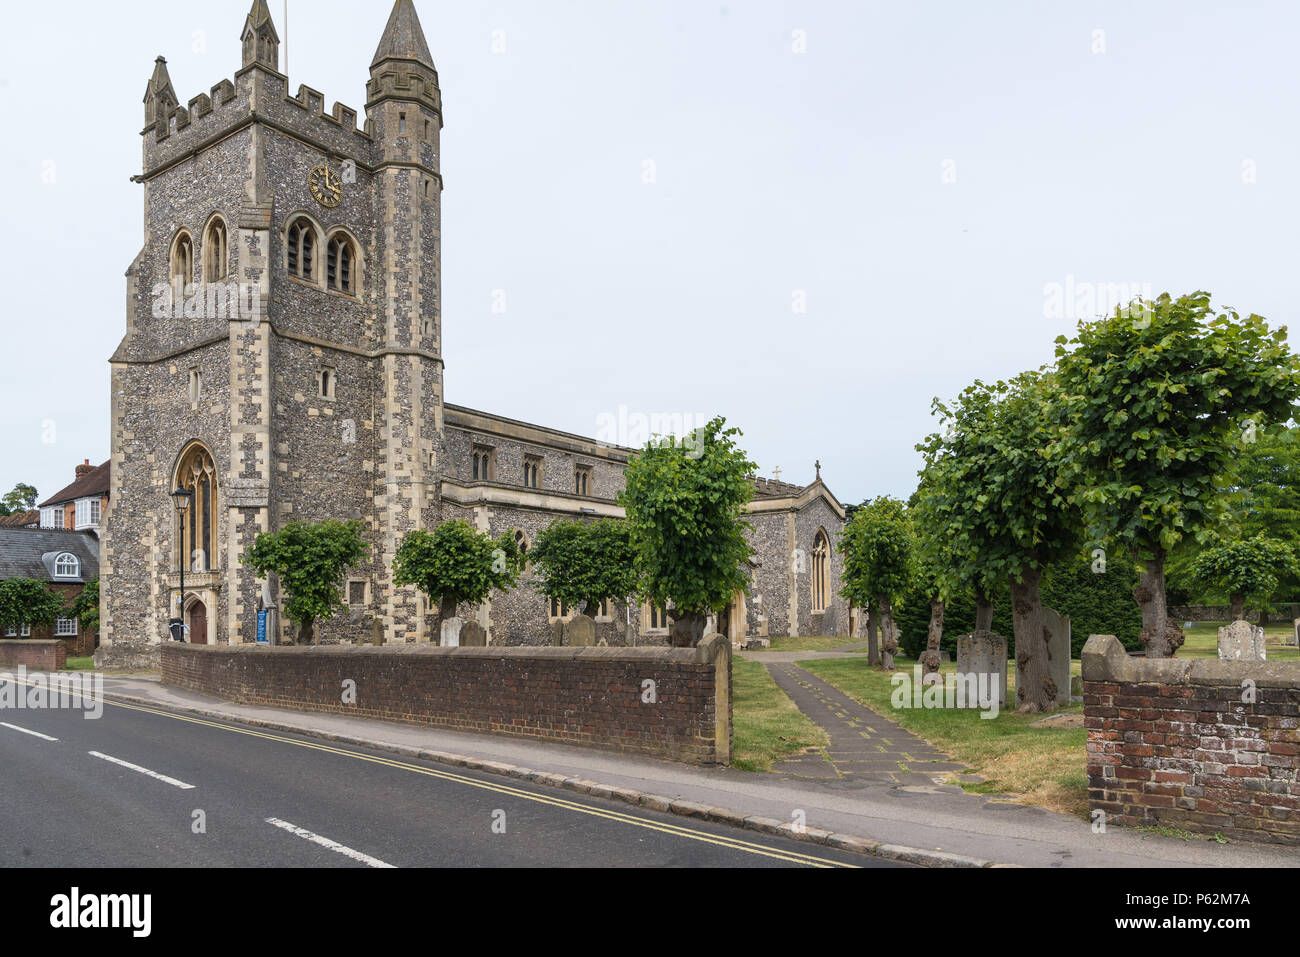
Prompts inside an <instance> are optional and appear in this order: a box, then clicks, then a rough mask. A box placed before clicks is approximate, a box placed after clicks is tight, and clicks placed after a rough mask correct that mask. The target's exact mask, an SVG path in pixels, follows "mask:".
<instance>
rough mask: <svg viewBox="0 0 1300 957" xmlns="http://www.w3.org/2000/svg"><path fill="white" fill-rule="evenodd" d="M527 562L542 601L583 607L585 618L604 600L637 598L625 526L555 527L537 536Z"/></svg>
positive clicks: (571, 524)
mask: <svg viewBox="0 0 1300 957" xmlns="http://www.w3.org/2000/svg"><path fill="white" fill-rule="evenodd" d="M528 560H529V561H530V562H531V563H532V565H533V567H534V569H536V571H537V573H538V576H539V578H538V586H537V587H538V590H539V591H541V593H542V594H543V595H545V596H546V597H547V598H548V599H551V600H554V601H561V602H564V603H565V604H566V605H571V606H578V605H583V606H584V611H585V613H586V614H588V615H593V614H595V609H596V608H598V607H599V606H600V603H601V602H602V601H604V600H605V599H606V598H620V599H625V598H629V597H632V596H634V595H635V594H636V592H637V576H636V552H635V550H634V549H633V548H632V533H631V529H630V528H629V527H628V525H627V523H626V522H619V521H615V520H613V519H601V520H599V521H595V522H571V521H558V522H554V523H552V524H551V525H550V526H548V527H547V528H546V529H545V530H544V531H542V533H541V534H540V535H538V536H537V541H535V542H534V543H533V546H532V548H530V549H529V551H528Z"/></svg>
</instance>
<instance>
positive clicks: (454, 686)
mask: <svg viewBox="0 0 1300 957" xmlns="http://www.w3.org/2000/svg"><path fill="white" fill-rule="evenodd" d="M162 680H163V681H164V682H165V683H167V684H171V685H176V686H178V687H182V688H187V689H189V690H191V691H196V692H200V693H203V694H209V695H213V696H216V697H219V698H222V699H225V700H228V701H237V702H241V703H244V704H260V705H274V706H277V707H285V708H292V709H295V710H299V711H329V712H333V713H337V714H346V715H353V716H357V717H365V718H380V719H386V720H394V721H407V722H414V723H417V724H427V725H433V726H436V727H441V728H451V729H454V730H459V731H488V732H493V733H497V734H509V735H518V736H522V737H532V738H544V739H547V740H551V741H564V742H568V743H571V744H580V745H588V746H594V747H600V748H612V749H616V750H619V751H627V752H636V753H641V754H650V755H654V756H657V757H665V758H671V759H673V760H677V761H684V762H687V763H691V764H725V763H728V762H729V761H730V759H731V646H730V644H729V643H728V642H727V641H726V640H725V639H722V638H710V639H706V641H704V642H701V645H700V647H699V648H681V649H674V648H599V647H598V648H552V647H490V648H440V647H436V646H429V645H404V646H396V647H374V646H363V645H355V646H354V645H339V646H321V647H314V648H298V647H274V648H257V647H254V646H250V645H213V646H201V645H190V644H181V643H177V642H167V643H165V644H163V646H162ZM348 680H351V681H353V682H355V688H356V694H355V703H345V702H344V701H343V690H344V682H345V681H348ZM647 680H650V681H653V682H654V683H655V697H656V699H657V700H656V701H655V702H654V703H646V702H643V701H642V695H643V682H645V681H647ZM720 681H721V682H723V683H724V684H723V686H722V687H719V686H718V682H720ZM719 700H721V701H722V702H723V704H724V707H725V710H726V714H725V715H723V716H722V721H723V724H722V725H719V723H718V718H719V715H718V714H717V702H718V701H719Z"/></svg>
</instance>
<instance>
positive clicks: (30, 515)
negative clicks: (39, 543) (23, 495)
mask: <svg viewBox="0 0 1300 957" xmlns="http://www.w3.org/2000/svg"><path fill="white" fill-rule="evenodd" d="M40 523H41V513H40V512H39V511H38V510H36V509H33V510H32V511H30V512H14V513H13V514H12V515H0V528H26V527H27V526H28V525H39V524H40Z"/></svg>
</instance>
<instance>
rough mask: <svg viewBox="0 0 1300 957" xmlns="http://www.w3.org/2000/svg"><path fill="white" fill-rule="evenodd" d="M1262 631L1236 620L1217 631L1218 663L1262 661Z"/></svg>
mask: <svg viewBox="0 0 1300 957" xmlns="http://www.w3.org/2000/svg"><path fill="white" fill-rule="evenodd" d="M1266 658H1267V655H1266V654H1265V652H1264V629H1263V628H1260V627H1259V626H1258V625H1252V624H1251V623H1250V622H1248V621H1241V620H1237V621H1234V622H1233V623H1232V624H1230V625H1225V626H1224V627H1222V628H1220V629H1219V660H1220V661H1264V660H1265V659H1266Z"/></svg>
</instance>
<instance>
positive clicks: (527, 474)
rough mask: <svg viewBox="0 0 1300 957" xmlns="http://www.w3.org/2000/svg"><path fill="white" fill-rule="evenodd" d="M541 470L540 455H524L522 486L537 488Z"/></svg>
mask: <svg viewBox="0 0 1300 957" xmlns="http://www.w3.org/2000/svg"><path fill="white" fill-rule="evenodd" d="M541 472H542V460H541V457H540V456H536V455H526V456H524V486H525V487H526V488H539V487H540V476H541Z"/></svg>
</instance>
